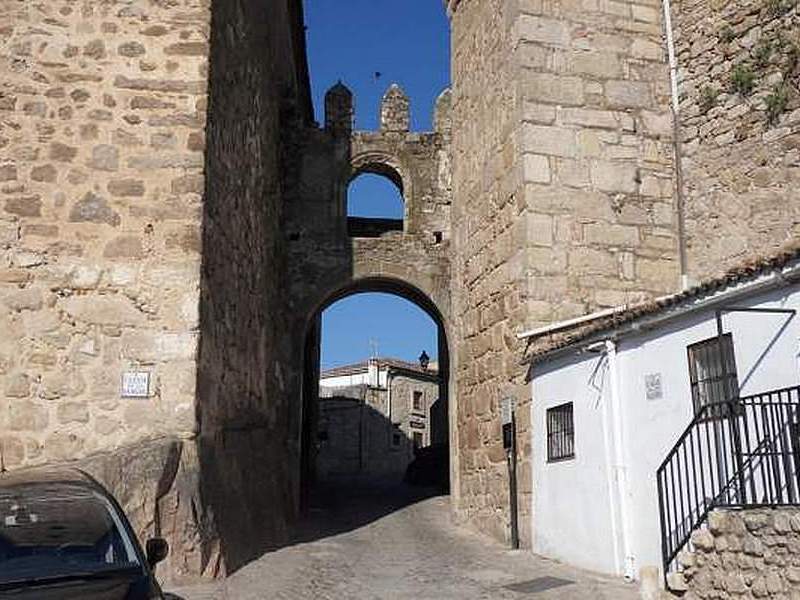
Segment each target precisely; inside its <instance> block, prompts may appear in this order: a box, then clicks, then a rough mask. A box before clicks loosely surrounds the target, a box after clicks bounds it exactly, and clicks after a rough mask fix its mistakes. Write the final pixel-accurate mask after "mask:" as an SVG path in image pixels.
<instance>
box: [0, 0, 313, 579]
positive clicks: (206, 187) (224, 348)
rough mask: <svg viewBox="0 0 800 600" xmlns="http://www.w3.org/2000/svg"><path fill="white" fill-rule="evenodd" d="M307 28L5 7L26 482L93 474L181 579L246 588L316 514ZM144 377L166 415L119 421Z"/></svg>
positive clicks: (16, 432)
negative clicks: (302, 228)
mask: <svg viewBox="0 0 800 600" xmlns="http://www.w3.org/2000/svg"><path fill="white" fill-rule="evenodd" d="M300 7H301V5H300V3H299V2H295V1H293V0H275V1H273V2H268V3H265V2H260V1H257V0H235V1H230V2H228V1H226V2H214V3H211V2H210V1H209V0H176V1H173V2H149V1H146V0H141V1H139V0H137V1H134V2H131V1H129V0H119V1H108V2H102V3H94V2H82V3H75V2H68V1H64V2H51V3H30V2H18V1H11V0H5V1H2V2H0V82H1V83H2V86H0V398H2V402H0V444H1V445H2V451H3V457H4V462H5V465H6V466H7V467H10V468H16V467H18V466H22V465H27V464H35V463H43V462H61V461H68V460H69V461H71V460H74V459H80V460H79V462H78V463H77V464H78V465H79V466H82V467H84V468H87V469H88V470H89V471H91V472H92V473H94V474H95V475H96V476H98V477H99V478H100V480H101V481H102V482H104V483H105V484H106V485H107V486H109V488H110V489H111V491H112V493H114V494H115V495H117V496H118V497H119V498H120V499H121V500H122V502H123V504H124V506H125V508H126V509H127V511H128V512H129V513H130V515H131V517H132V519H133V522H134V525H135V527H136V529H137V531H138V532H139V534H140V536H141V537H142V538H145V537H148V536H150V535H153V534H159V535H163V536H165V537H167V538H168V540H169V541H170V544H171V545H172V548H173V551H172V553H171V556H170V558H169V559H168V561H167V563H166V564H165V565H164V566H163V567H162V568H161V570H162V571H163V573H162V574H163V575H166V576H168V577H173V578H175V577H181V576H184V575H186V576H189V575H198V574H206V575H220V574H224V573H225V572H227V571H229V570H230V569H233V568H236V567H238V566H239V565H241V564H242V563H243V562H244V561H246V560H247V559H248V558H250V557H252V556H254V555H255V554H256V553H257V552H258V551H260V550H263V549H265V548H267V547H269V546H273V545H275V544H277V543H280V542H281V541H282V540H283V539H284V538H285V530H286V525H287V522H288V521H289V519H290V518H291V517H292V516H293V514H294V512H295V510H296V507H297V479H298V475H297V471H298V460H299V459H298V454H299V452H298V444H299V427H298V425H297V421H298V416H297V415H296V413H297V411H296V410H295V408H296V404H291V403H290V398H291V397H292V393H295V392H296V391H297V387H295V388H294V389H293V388H291V387H290V386H291V385H292V384H294V385H295V386H297V382H296V379H297V377H295V380H294V381H293V380H292V379H291V378H290V376H291V374H292V373H293V370H292V369H293V367H292V365H295V367H294V368H295V370H296V369H298V367H297V366H296V363H298V362H299V360H297V359H296V357H290V356H289V345H288V344H287V343H286V339H287V338H289V337H291V335H290V332H289V329H288V328H287V323H288V322H289V319H288V318H286V317H285V315H286V310H287V308H286V298H285V296H284V295H283V294H282V290H283V288H284V286H283V284H284V282H285V281H286V269H285V260H284V259H285V246H284V244H283V231H282V228H281V226H282V225H283V224H284V223H283V214H282V211H281V206H282V205H283V203H284V202H286V199H287V198H286V197H287V195H288V194H287V193H286V189H287V188H293V189H294V188H296V187H298V186H297V181H296V180H297V176H298V175H297V169H296V168H294V167H293V166H292V165H293V164H296V163H297V162H299V161H298V160H297V155H296V149H295V146H294V145H293V139H294V136H293V134H294V132H296V131H300V130H302V129H303V127H305V126H306V123H307V121H308V120H309V119H310V117H311V107H310V97H309V91H308V81H307V68H306V64H305V53H304V42H303V39H304V38H303V27H302V14H301V12H302V11H301V8H300ZM209 63H210V65H209ZM209 68H210V74H209ZM209 81H210V88H209V84H208V82H209ZM234 89H238V90H239V93H236V94H232V93H231V90H234ZM207 107H208V108H207ZM206 124H207V125H208V127H207V128H206ZM206 129H207V131H206ZM206 138H208V144H206ZM204 173H205V175H206V176H204ZM201 249H205V254H204V258H203V264H202V267H201ZM209 249H211V250H210V251H209ZM201 290H202V294H201ZM201 304H202V306H201ZM198 352H199V358H198ZM290 362H291V363H292V365H290ZM126 370H137V371H147V372H149V373H150V374H151V386H150V388H151V394H150V397H148V398H146V399H123V398H121V397H120V381H121V375H122V373H123V371H126ZM292 419H293V420H294V422H292ZM232 432H235V433H232ZM265 492H266V493H267V495H265ZM253 522H257V523H259V527H257V528H254V527H252V523H253Z"/></svg>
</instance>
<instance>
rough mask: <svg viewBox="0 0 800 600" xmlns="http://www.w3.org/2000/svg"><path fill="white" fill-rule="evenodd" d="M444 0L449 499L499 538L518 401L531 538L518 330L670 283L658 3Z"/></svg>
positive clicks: (674, 280)
mask: <svg viewBox="0 0 800 600" xmlns="http://www.w3.org/2000/svg"><path fill="white" fill-rule="evenodd" d="M452 4H456V6H455V7H451V8H452V30H453V53H452V61H453V69H452V71H453V79H454V84H453V188H454V193H453V202H454V207H453V239H454V252H453V256H454V278H453V306H454V313H455V315H456V321H457V330H458V333H457V335H456V338H457V339H456V346H457V359H456V363H457V373H458V383H457V393H458V419H459V423H458V429H459V451H460V456H459V457H458V461H459V462H460V478H461V483H460V486H459V487H460V490H459V493H460V494H461V495H462V497H461V498H460V499H459V501H458V506H459V510H460V511H461V513H462V516H463V517H464V518H466V519H468V520H470V521H471V522H472V523H474V524H476V525H477V526H478V527H480V528H481V529H484V530H486V531H489V532H491V533H493V534H494V535H496V536H497V537H505V536H507V535H508V524H507V523H508V517H507V515H508V509H507V506H508V501H507V491H506V490H507V484H506V481H507V475H506V472H505V471H506V468H505V455H504V452H503V449H502V441H501V435H500V433H501V432H500V423H499V400H500V398H501V397H502V396H504V395H513V396H515V397H516V398H517V399H518V401H519V405H518V409H517V432H518V440H519V448H518V450H519V452H520V456H521V462H520V463H519V472H518V475H519V479H520V498H519V505H520V513H521V516H522V520H521V524H520V532H521V535H522V541H523V543H528V541H529V540H528V537H529V534H530V521H529V517H530V505H531V501H530V490H531V482H530V434H531V424H530V423H529V415H530V409H529V404H528V402H529V390H528V387H527V386H526V385H525V370H524V368H523V367H521V362H522V359H523V356H524V347H523V346H522V344H521V343H520V342H518V341H517V340H516V337H515V335H516V334H517V333H519V332H521V331H523V330H525V329H527V328H531V327H536V326H539V325H543V324H546V323H549V322H552V321H556V320H560V319H564V318H569V317H573V316H577V315H580V314H585V313H587V312H591V311H592V310H595V309H597V308H600V307H605V306H612V305H618V304H621V303H625V302H630V301H634V300H639V299H642V298H646V297H649V296H652V295H658V294H662V293H665V292H669V291H673V290H675V289H676V288H677V285H678V282H679V275H678V264H677V260H676V257H677V242H676V238H675V235H674V222H673V221H674V218H673V206H672V189H673V165H672V156H673V149H672V120H671V114H670V112H669V76H668V75H669V74H668V70H667V67H666V64H665V62H666V60H665V54H664V51H663V48H662V46H661V20H660V13H659V10H658V7H659V3H657V2H638V3H637V2H615V3H600V2H593V1H586V2H569V3H559V4H553V3H548V2H538V1H527V2H519V3H508V2H496V1H490V0H487V1H485V2H476V1H474V0H473V1H462V2H460V3H451V5H452Z"/></svg>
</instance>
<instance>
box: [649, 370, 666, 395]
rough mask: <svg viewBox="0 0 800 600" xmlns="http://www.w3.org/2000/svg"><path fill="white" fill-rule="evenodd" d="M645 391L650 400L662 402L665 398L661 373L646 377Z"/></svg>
mask: <svg viewBox="0 0 800 600" xmlns="http://www.w3.org/2000/svg"><path fill="white" fill-rule="evenodd" d="M644 389H645V395H646V396H647V399H648V400H661V398H663V397H664V390H663V389H662V387H661V373H650V374H649V375H645V376H644Z"/></svg>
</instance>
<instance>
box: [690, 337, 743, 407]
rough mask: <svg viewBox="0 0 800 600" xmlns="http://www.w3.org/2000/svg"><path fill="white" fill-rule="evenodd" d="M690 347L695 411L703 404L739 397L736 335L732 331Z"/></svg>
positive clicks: (691, 380)
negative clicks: (734, 339) (732, 334)
mask: <svg viewBox="0 0 800 600" xmlns="http://www.w3.org/2000/svg"><path fill="white" fill-rule="evenodd" d="M720 340H721V341H722V344H720ZM687 350H688V353H689V380H690V382H691V386H692V402H693V403H694V411H695V413H697V412H699V411H700V409H701V408H702V407H703V406H706V405H709V404H718V403H720V402H727V401H729V400H733V399H735V398H737V397H738V396H739V382H738V376H737V374H736V360H735V355H734V352H733V337H732V336H731V334H730V333H726V334H725V335H723V336H722V337H721V338H720V337H713V338H711V339H708V340H704V341H702V342H698V343H696V344H692V345H691V346H689V347H688V349H687Z"/></svg>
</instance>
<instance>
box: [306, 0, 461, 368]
mask: <svg viewBox="0 0 800 600" xmlns="http://www.w3.org/2000/svg"><path fill="white" fill-rule="evenodd" d="M304 4H305V17H306V27H307V29H306V40H307V44H308V60H309V66H310V69H311V87H312V93H313V98H314V109H315V111H316V115H317V117H316V118H317V121H319V122H320V123H322V122H323V121H324V114H323V108H324V103H323V98H324V96H325V92H326V91H327V90H328V89H329V88H330V87H331V86H332V85H334V84H335V83H336V82H337V81H339V80H341V81H342V82H343V83H344V84H345V85H347V87H349V88H350V90H351V91H352V92H353V95H354V97H355V112H356V114H355V126H356V128H357V129H377V128H378V114H379V106H380V99H381V97H382V96H383V94H384V92H385V91H386V88H388V87H389V85H391V84H392V83H398V84H400V86H401V87H402V88H403V89H404V90H405V92H406V94H407V95H408V97H409V99H410V101H411V128H412V129H413V130H415V131H424V130H430V129H431V122H432V119H431V117H432V114H433V107H434V104H435V102H436V98H437V97H438V96H439V94H440V93H441V92H442V90H444V89H445V88H446V87H447V86H448V85H449V83H450V39H449V24H448V21H447V15H446V14H445V10H444V3H443V2H442V1H441V0H305V2H304ZM400 202H401V200H400V198H399V194H398V192H397V190H396V188H394V186H393V185H392V184H391V183H390V182H389V181H388V180H385V179H383V178H381V177H376V176H372V175H363V176H361V177H359V178H357V179H356V180H355V181H354V182H353V184H352V185H351V186H350V190H349V194H348V212H349V213H350V214H356V215H359V216H373V217H393V218H399V217H401V216H402V211H403V206H402V204H401V203H400ZM370 339H375V340H377V343H378V351H379V353H380V354H381V355H383V356H396V357H398V358H402V359H405V360H412V361H413V360H416V358H417V356H419V353H420V352H421V351H422V350H423V349H425V350H426V351H427V353H428V354H429V355H430V356H431V358H432V359H436V327H435V325H434V323H433V321H432V320H431V319H430V318H429V317H428V316H427V314H425V312H424V311H422V310H421V309H419V308H417V307H416V306H415V305H414V304H412V303H410V302H408V301H406V300H404V299H402V298H399V297H396V296H391V295H388V294H357V295H355V296H350V297H349V298H345V299H344V300H340V301H339V302H337V303H336V304H334V305H332V306H331V307H330V308H329V309H328V310H327V311H325V313H324V314H323V318H322V359H321V360H322V367H323V368H328V367H331V366H335V365H340V364H347V363H349V362H355V361H359V360H363V359H364V358H366V357H367V356H369V355H370V354H371V350H370V348H371V346H370Z"/></svg>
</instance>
